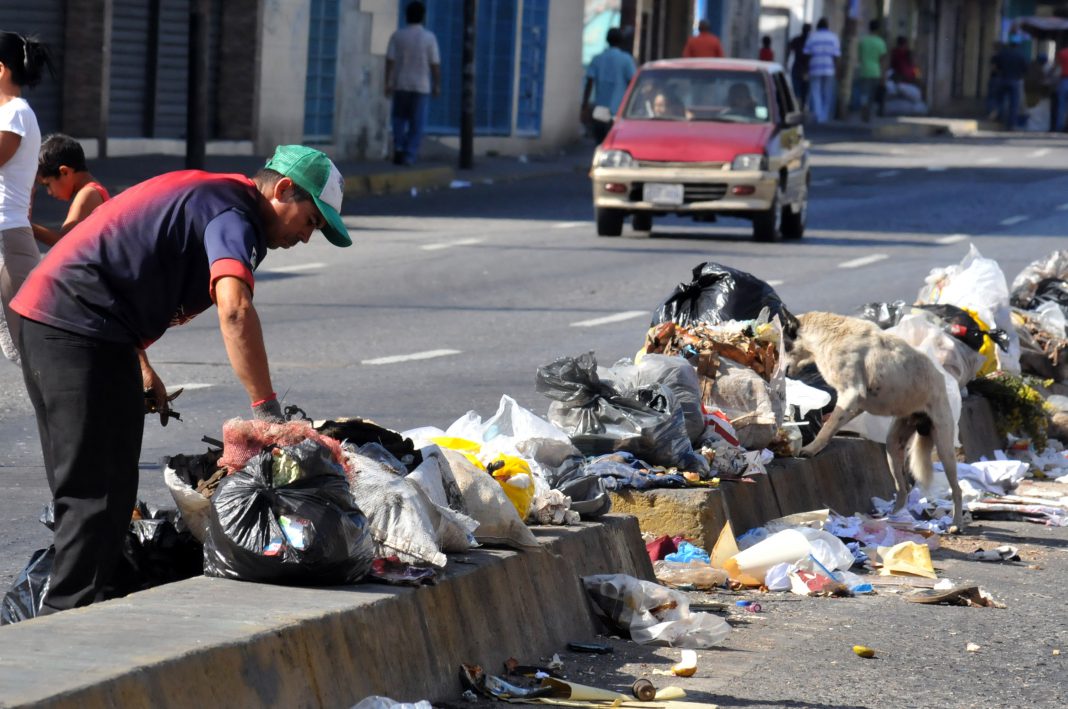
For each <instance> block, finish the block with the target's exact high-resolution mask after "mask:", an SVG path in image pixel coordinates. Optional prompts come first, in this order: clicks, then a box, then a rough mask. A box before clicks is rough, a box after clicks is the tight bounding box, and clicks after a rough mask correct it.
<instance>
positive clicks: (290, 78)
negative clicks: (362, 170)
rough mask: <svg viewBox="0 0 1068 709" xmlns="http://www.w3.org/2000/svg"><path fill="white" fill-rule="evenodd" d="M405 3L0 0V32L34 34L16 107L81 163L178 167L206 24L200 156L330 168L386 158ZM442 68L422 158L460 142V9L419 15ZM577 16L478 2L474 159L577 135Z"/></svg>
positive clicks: (522, 0)
mask: <svg viewBox="0 0 1068 709" xmlns="http://www.w3.org/2000/svg"><path fill="white" fill-rule="evenodd" d="M406 5H407V0H34V2H33V3H32V4H31V3H27V2H26V0H0V29H4V30H13V31H17V32H21V33H24V34H37V35H39V36H40V37H41V38H42V39H43V40H44V41H45V42H47V43H48V45H49V47H50V48H51V49H52V52H53V55H54V57H55V59H56V61H57V66H58V67H60V76H59V77H58V78H57V79H55V80H50V79H47V78H46V80H45V81H43V82H42V83H41V85H40V86H38V87H36V88H35V89H33V90H32V91H28V92H27V94H26V96H27V98H28V100H29V101H30V102H31V104H32V105H33V106H34V109H35V111H36V113H37V114H38V120H39V122H40V123H41V128H42V130H43V131H45V132H49V131H56V130H62V131H64V132H66V133H69V134H71V135H73V136H75V137H77V138H79V139H80V140H82V142H83V144H84V145H85V146H86V148H87V151H88V152H89V154H91V155H92V154H99V152H101V151H104V150H106V152H107V154H109V155H123V154H145V153H183V152H184V149H185V148H184V139H185V133H186V114H187V99H188V91H189V86H188V82H189V78H188V76H189V75H188V66H189V59H190V57H189V42H190V39H189V22H190V13H191V11H193V10H195V9H196V10H200V11H201V12H202V13H203V15H202V16H203V17H205V18H206V21H207V25H208V37H209V42H208V76H207V78H206V81H207V84H208V86H207V95H208V100H207V103H208V106H207V113H208V138H209V143H208V152H209V154H210V153H237V154H253V153H257V154H264V153H267V152H269V151H270V150H271V149H273V147H274V146H275V145H277V144H279V143H297V142H304V143H308V144H312V145H316V146H319V147H321V148H323V149H324V150H325V151H326V152H328V153H330V154H331V155H333V156H334V157H336V158H339V159H380V158H385V157H386V155H387V154H388V152H389V142H390V136H389V120H388V119H389V100H388V98H387V97H386V96H385V92H384V86H383V80H384V73H385V53H386V47H387V44H388V41H389V37H390V35H391V34H392V33H393V31H395V30H396V29H397V28H398V27H400V26H401V25H402V23H403V15H404V7H405V6H406ZM427 6H428V13H427V22H426V24H427V27H428V29H430V30H431V31H433V32H434V33H435V35H436V36H437V38H438V42H439V45H440V48H441V56H442V84H443V85H442V95H441V96H440V97H439V98H436V99H434V100H433V101H432V103H431V111H430V126H429V129H430V130H429V133H430V136H429V140H428V144H427V146H426V151H427V152H433V151H434V150H435V148H436V149H438V150H441V151H447V150H449V149H451V148H453V147H455V145H456V144H457V143H458V133H459V120H460V55H461V42H462V32H463V25H462V19H461V18H462V16H463V13H462V8H463V0H430V1H429V2H427ZM582 26H583V7H582V3H581V2H576V1H575V0H480V1H479V3H478V18H477V42H476V108H475V134H476V137H477V138H478V143H477V146H478V149H479V150H480V151H490V150H492V151H497V152H500V153H505V154H508V153H512V154H524V153H538V152H544V151H549V150H554V149H557V148H559V147H561V146H563V145H566V144H568V143H570V142H573V141H574V140H577V139H578V138H579V137H580V135H581V126H580V125H579V123H578V115H579V104H580V101H581V91H582Z"/></svg>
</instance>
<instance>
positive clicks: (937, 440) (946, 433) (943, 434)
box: [931, 407, 964, 532]
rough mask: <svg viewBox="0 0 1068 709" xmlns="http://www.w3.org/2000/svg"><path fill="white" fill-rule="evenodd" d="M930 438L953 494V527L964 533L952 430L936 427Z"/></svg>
mask: <svg viewBox="0 0 1068 709" xmlns="http://www.w3.org/2000/svg"><path fill="white" fill-rule="evenodd" d="M947 408H948V407H947ZM931 436H933V437H934V444H935V450H936V451H938V459H939V460H940V461H942V469H943V470H945V471H946V480H948V481H949V489H950V490H951V491H952V493H953V526H955V527H956V528H957V529H956V531H957V532H962V531H964V507H963V505H964V501H963V499H962V498H961V492H960V482H959V481H958V480H957V449H956V448H955V447H954V446H953V428H952V427H951V426H936V427H935V428H934V430H932V431H931ZM950 531H954V530H950Z"/></svg>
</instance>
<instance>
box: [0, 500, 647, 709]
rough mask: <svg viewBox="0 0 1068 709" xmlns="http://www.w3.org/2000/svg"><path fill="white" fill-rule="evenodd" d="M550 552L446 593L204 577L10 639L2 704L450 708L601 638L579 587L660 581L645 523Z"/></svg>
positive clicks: (480, 560) (605, 525)
mask: <svg viewBox="0 0 1068 709" xmlns="http://www.w3.org/2000/svg"><path fill="white" fill-rule="evenodd" d="M535 534H536V535H537V536H538V538H539V540H540V541H541V542H542V545H543V547H542V550H541V551H531V552H515V551H504V550H488V549H477V550H472V551H471V552H470V553H468V554H465V555H462V556H454V557H452V558H451V560H450V563H449V568H448V570H447V572H446V573H445V574H444V577H443V578H442V579H441V580H440V581H439V582H438V584H437V585H435V586H427V587H422V588H398V587H391V586H382V585H376V584H361V585H359V586H351V587H340V588H323V589H316V588H296V587H286V586H271V585H265V584H252V583H241V582H236V581H225V580H222V579H213V578H205V577H200V578H195V579H190V580H188V581H183V582H179V583H175V584H170V585H167V586H161V587H159V588H155V589H152V590H149V591H145V592H142V593H137V594H134V595H132V596H128V597H127V598H123V599H118V600H115V601H109V602H106V603H101V604H98V605H95V606H90V607H88V608H84V609H79V610H74V611H68V612H66V613H61V614H58V615H54V616H48V617H44V618H38V619H35V620H31V621H26V622H24V623H19V624H16V625H11V626H5V627H3V628H0V706H2V707H15V706H41V707H57V708H60V707H62V708H66V707H70V708H71V709H96V708H98V707H100V708H103V707H124V708H127V707H168V706H227V707H229V706H263V707H344V706H351V705H352V704H355V703H356V702H358V701H359V700H360V699H362V698H364V697H366V696H369V695H372V694H381V695H387V696H390V697H392V698H394V699H398V700H418V699H430V700H445V699H450V698H455V697H457V696H458V695H459V694H460V691H461V690H460V685H459V680H458V668H459V665H460V663H463V662H473V663H478V664H481V665H483V666H484V667H486V668H487V669H489V670H490V671H496V670H497V669H498V668H500V666H501V663H502V662H503V661H504V660H506V659H507V658H509V657H513V656H514V657H517V658H520V659H521V660H524V661H530V662H533V661H536V660H537V659H538V658H539V657H544V656H548V655H551V654H552V653H553V652H555V651H558V650H560V649H561V648H562V647H563V646H564V645H565V644H566V643H567V641H569V640H588V639H590V638H591V637H592V636H593V635H594V633H595V628H594V625H593V620H592V616H591V615H590V613H589V610H588V606H587V601H586V594H585V591H584V590H583V588H582V585H581V582H580V576H585V575H589V574H598V573H626V574H631V575H634V576H637V577H639V578H644V579H652V578H653V576H652V566H651V564H650V562H649V558H648V556H647V555H646V552H645V548H644V545H643V544H642V541H641V536H640V533H639V531H638V525H637V523H636V521H635V520H634V519H633V518H630V517H623V516H618V515H609V516H607V517H605V518H604V520H603V522H601V523H596V524H593V523H588V524H582V525H579V526H576V527H553V528H535Z"/></svg>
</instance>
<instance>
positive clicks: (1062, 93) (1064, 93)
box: [1054, 45, 1068, 131]
mask: <svg viewBox="0 0 1068 709" xmlns="http://www.w3.org/2000/svg"><path fill="white" fill-rule="evenodd" d="M1054 66H1055V67H1056V68H1057V77H1058V78H1057V87H1056V93H1055V97H1054V98H1055V106H1056V108H1055V115H1056V117H1055V119H1054V121H1055V122H1054V130H1058V131H1063V130H1065V128H1066V127H1068V45H1066V46H1064V47H1062V48H1061V49H1060V51H1058V52H1057V57H1056V61H1055V62H1054Z"/></svg>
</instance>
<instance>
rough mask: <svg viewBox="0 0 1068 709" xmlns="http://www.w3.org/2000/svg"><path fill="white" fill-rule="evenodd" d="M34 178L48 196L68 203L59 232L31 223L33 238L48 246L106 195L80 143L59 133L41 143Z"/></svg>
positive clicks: (104, 199)
mask: <svg viewBox="0 0 1068 709" xmlns="http://www.w3.org/2000/svg"><path fill="white" fill-rule="evenodd" d="M37 181H38V182H39V183H41V184H42V185H44V186H45V189H47V190H48V194H49V195H50V196H52V197H55V198H56V199H58V200H61V201H63V202H70V208H69V209H68V210H67V218H66V219H65V220H63V226H61V227H60V228H59V231H56V230H55V229H49V228H48V227H45V226H41V225H40V224H34V225H33V236H34V238H36V239H37V240H38V241H40V242H41V243H42V244H47V245H48V246H55V244H56V242H57V241H59V240H60V238H62V237H63V235H64V234H66V233H67V232H68V231H70V230H71V229H73V228H74V226H75V225H76V224H78V222H80V221H82V220H83V219H85V218H86V217H88V216H89V215H90V214H91V213H92V211H93V210H94V209H96V208H97V207H99V206H100V205H101V204H103V203H104V202H105V201H107V200H108V199H109V198H110V196H109V195H108V191H107V190H106V189H104V186H103V185H101V184H100V183H99V182H97V181H96V180H95V179H94V178H93V176H92V174H90V172H89V168H88V167H87V166H86V164H85V153H84V152H83V151H82V146H81V144H79V143H78V141H76V140H74V138H71V137H70V136H68V135H63V134H62V133H55V134H53V135H50V136H48V138H46V139H45V141H44V142H43V143H41V151H40V153H39V155H38V160H37Z"/></svg>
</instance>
